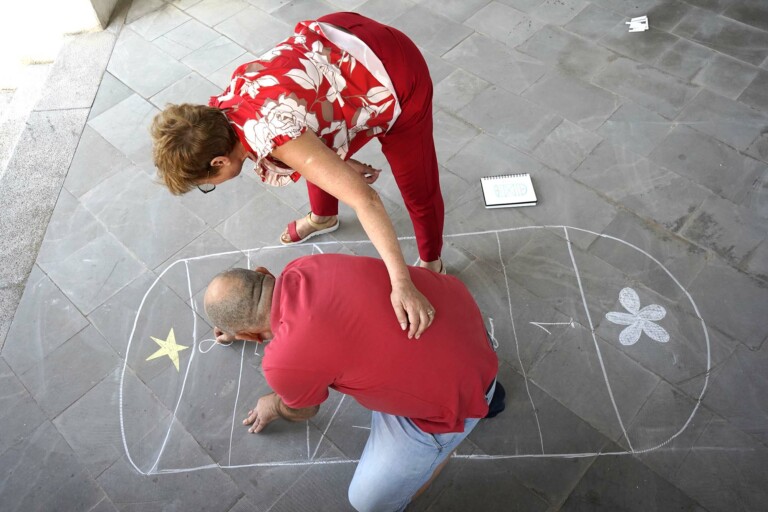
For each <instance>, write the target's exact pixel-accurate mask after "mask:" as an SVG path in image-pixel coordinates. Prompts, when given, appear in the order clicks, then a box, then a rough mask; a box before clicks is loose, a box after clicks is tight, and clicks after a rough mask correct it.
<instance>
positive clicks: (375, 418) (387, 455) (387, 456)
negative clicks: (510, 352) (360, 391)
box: [349, 380, 496, 512]
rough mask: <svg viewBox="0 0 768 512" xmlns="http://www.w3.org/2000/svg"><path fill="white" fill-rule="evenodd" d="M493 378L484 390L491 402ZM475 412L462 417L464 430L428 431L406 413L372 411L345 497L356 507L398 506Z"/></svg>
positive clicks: (372, 511) (383, 509)
mask: <svg viewBox="0 0 768 512" xmlns="http://www.w3.org/2000/svg"><path fill="white" fill-rule="evenodd" d="M495 389H496V381H495V380H494V381H493V384H492V385H491V386H490V388H489V389H488V392H487V394H486V396H485V398H486V401H487V402H488V403H490V402H491V398H492V397H493V391H494V390H495ZM479 422H480V418H470V419H467V420H464V432H455V433H450V434H428V433H426V432H423V431H422V430H421V429H420V428H419V427H417V426H416V425H415V424H414V423H413V422H412V421H411V420H410V419H408V418H404V417H402V416H393V415H391V414H384V413H381V412H373V413H372V418H371V435H370V436H369V437H368V442H367V443H366V445H365V449H364V450H363V454H362V455H361V456H360V462H359V464H358V465H357V470H356V471H355V475H354V476H353V477H352V483H351V484H350V485H349V501H350V503H351V504H352V506H353V507H354V508H355V509H356V510H358V511H359V512H394V511H399V510H404V509H405V507H406V506H408V503H409V502H410V501H411V498H412V497H413V495H414V494H416V491H418V490H419V489H420V488H421V486H423V485H424V484H425V483H426V482H428V481H429V479H430V477H431V476H432V473H434V471H435V468H437V467H438V466H439V465H440V464H441V463H442V462H443V461H444V460H445V459H446V457H448V456H449V455H450V454H451V453H453V450H455V449H456V447H458V446H459V444H460V443H461V442H462V441H463V440H464V438H465V437H467V436H468V435H469V433H470V432H472V429H474V428H475V426H477V424H478V423H479Z"/></svg>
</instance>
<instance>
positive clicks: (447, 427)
mask: <svg viewBox="0 0 768 512" xmlns="http://www.w3.org/2000/svg"><path fill="white" fill-rule="evenodd" d="M409 271H410V274H411V278H412V280H413V282H414V284H415V285H416V287H417V288H418V289H419V290H421V291H422V292H423V293H424V294H425V295H426V297H427V298H428V299H429V301H430V303H431V304H432V305H433V306H434V307H435V310H434V311H429V312H428V321H429V323H430V324H431V327H430V328H429V329H428V330H427V331H426V332H424V334H422V335H421V337H420V338H419V339H408V336H407V331H403V330H402V329H401V327H400V325H398V323H397V321H396V319H395V318H394V317H393V316H392V314H391V313H392V312H391V309H392V306H391V305H390V304H389V303H387V297H389V293H388V290H389V287H390V286H391V284H390V280H389V276H388V274H387V269H386V267H385V266H384V263H383V262H382V261H381V260H378V259H373V258H367V257H361V256H348V255H340V254H321V255H314V256H306V257H303V258H299V259H297V260H294V261H293V262H291V263H289V264H288V266H286V267H285V270H284V271H283V273H282V274H281V275H280V277H278V278H275V277H274V276H273V275H272V274H270V273H269V272H268V271H267V270H266V269H264V268H262V267H259V268H257V269H256V270H255V271H253V270H246V269H232V270H229V271H227V272H223V273H221V274H219V275H218V276H216V277H215V278H214V279H213V280H212V281H211V283H210V285H209V286H208V290H207V291H206V294H205V310H206V313H207V314H208V316H209V318H210V319H211V321H212V322H213V323H214V324H215V325H216V333H217V334H219V339H220V340H222V341H223V340H228V339H235V338H236V339H241V340H251V341H265V340H271V341H270V343H269V344H268V345H267V347H266V350H265V351H264V357H263V360H262V369H263V371H264V377H265V378H266V380H267V383H268V384H269V386H270V387H271V388H272V389H273V390H274V392H273V393H270V394H268V395H265V396H263V397H262V398H260V399H259V401H258V403H257V404H256V407H255V408H254V409H253V410H251V411H249V412H248V417H247V418H246V419H245V420H244V421H243V423H244V424H245V425H248V426H249V431H250V432H253V433H257V432H261V431H262V430H263V429H264V428H265V427H266V426H267V425H268V424H269V423H271V422H273V421H274V420H276V419H278V418H283V419H285V420H288V421H303V420H307V419H309V418H311V417H313V416H314V415H315V414H317V411H318V409H319V406H320V404H321V403H322V402H323V401H325V399H326V398H328V388H333V389H335V390H337V391H339V392H341V393H344V394H347V395H350V396H352V397H354V398H355V399H356V400H357V401H358V402H359V403H360V404H361V405H362V406H363V407H366V408H368V409H370V410H371V411H372V419H371V433H370V436H369V437H368V441H367V443H366V445H365V449H364V451H363V454H362V455H361V457H360V462H359V464H358V466H357V469H356V471H355V475H354V477H353V478H352V482H351V484H350V486H349V500H350V502H351V503H352V506H353V507H355V509H357V510H359V511H387V512H389V511H397V510H403V509H405V507H406V506H407V505H408V504H409V503H410V502H411V501H412V500H413V499H414V498H415V497H417V496H418V495H419V494H420V493H421V492H422V491H424V490H425V489H426V488H427V486H428V485H429V484H430V483H431V482H432V480H433V479H434V478H435V477H436V476H437V474H438V473H439V472H440V470H441V469H442V468H443V466H444V465H445V464H446V463H447V462H448V457H449V456H450V455H451V453H452V452H453V451H454V450H455V449H456V447H457V446H458V445H459V444H460V443H461V442H462V441H463V440H464V438H465V437H467V435H468V434H469V433H470V432H471V431H472V429H473V428H474V427H475V426H476V425H477V424H478V422H479V421H480V419H481V418H484V417H491V416H495V414H497V413H498V412H500V411H501V409H503V388H502V387H501V384H498V383H497V382H496V374H497V371H498V360H497V357H496V353H495V352H494V349H493V347H492V346H491V344H490V343H489V340H488V337H487V334H486V331H485V327H484V324H483V318H482V316H481V314H480V310H479V309H478V306H477V304H476V303H475V301H474V299H473V298H472V295H470V293H469V291H468V290H467V288H466V287H465V286H464V284H463V283H462V282H461V281H459V280H458V279H457V278H455V277H453V276H447V275H441V274H438V273H435V272H432V271H431V270H428V269H424V268H415V267H409ZM494 391H496V396H494ZM492 398H493V401H492ZM489 404H491V407H490V409H489Z"/></svg>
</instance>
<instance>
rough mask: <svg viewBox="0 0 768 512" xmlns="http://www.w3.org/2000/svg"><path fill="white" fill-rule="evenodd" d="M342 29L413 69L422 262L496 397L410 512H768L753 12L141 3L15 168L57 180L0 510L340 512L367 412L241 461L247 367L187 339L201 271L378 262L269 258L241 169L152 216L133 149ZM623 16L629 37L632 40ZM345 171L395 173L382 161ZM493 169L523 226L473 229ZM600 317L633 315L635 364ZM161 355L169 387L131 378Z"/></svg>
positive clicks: (247, 450)
mask: <svg viewBox="0 0 768 512" xmlns="http://www.w3.org/2000/svg"><path fill="white" fill-rule="evenodd" d="M335 10H356V11H359V12H361V13H363V14H366V15H368V16H371V17H373V18H375V19H378V20H380V21H382V22H386V23H390V24H392V25H394V26H395V27H397V28H399V29H401V30H403V31H404V32H405V33H407V34H408V35H410V36H411V37H412V38H413V39H414V40H415V41H416V42H417V44H418V45H419V46H420V48H421V49H422V50H423V52H424V54H425V56H426V58H427V61H428V63H429V66H430V70H431V72H432V77H433V80H434V83H435V86H436V87H435V100H434V101H435V121H436V123H435V136H436V142H437V147H438V156H439V160H440V162H441V165H442V168H441V173H442V175H441V176H442V187H443V192H444V196H445V202H446V248H445V253H444V258H445V260H446V262H447V264H448V268H449V271H450V272H451V273H452V274H455V275H457V276H459V277H461V278H462V279H463V280H465V281H466V282H467V284H468V285H469V287H470V288H471V289H472V291H473V293H474V294H475V296H476V297H477V300H478V302H479V303H480V304H481V306H482V308H483V310H484V312H485V313H486V314H487V316H488V317H489V318H492V319H493V327H494V331H495V337H496V338H497V339H498V341H499V354H500V356H501V359H502V366H501V379H502V381H503V382H504V384H505V386H506V387H507V390H508V393H509V397H508V407H507V410H506V411H505V412H504V413H503V414H502V415H501V416H499V417H498V418H497V419H494V420H489V421H484V422H482V423H481V425H480V426H479V427H478V428H477V430H476V431H475V432H473V433H472V435H471V436H470V438H469V439H468V440H467V441H466V442H465V443H464V445H462V447H461V448H460V450H459V452H458V456H457V457H456V458H455V459H454V460H452V461H451V463H450V464H449V466H448V468H447V469H446V471H445V472H444V474H443V475H442V476H441V477H440V479H439V480H438V481H437V482H436V483H435V484H434V486H433V487H432V488H431V489H430V490H429V491H428V492H427V493H426V494H425V495H424V497H423V498H422V499H420V500H419V501H418V502H417V503H416V504H414V505H413V506H412V507H411V508H412V509H414V510H431V511H448V510H471V511H474V510H505V511H506V510H521V511H536V510H606V511H609V510H610V511H613V510H631V511H649V510H659V511H667V510H708V511H719V510H723V511H729V512H730V511H734V510H754V511H757V510H764V509H765V503H766V500H768V490H767V489H768V487H766V485H765V483H766V482H767V481H768V398H766V397H768V379H766V375H768V372H766V369H767V368H768V347H766V343H765V340H766V338H767V337H768V321H766V318H768V316H767V314H768V242H767V241H766V232H767V231H768V227H767V226H768V224H767V223H766V219H767V218H768V196H767V195H766V182H767V181H768V163H767V162H768V135H767V134H768V3H766V2H765V1H764V0H744V1H741V0H686V1H677V0H591V1H587V0H501V1H488V0H443V1H440V0H423V1H409V0H368V1H367V2H364V1H361V0H333V1H330V0H329V1H323V0H298V1H294V2H287V1H285V0H249V1H248V2H246V1H244V0H176V1H170V2H163V1H161V0H135V1H134V2H133V4H132V5H129V6H126V7H125V8H124V9H123V10H122V11H121V12H120V13H119V15H118V17H117V20H116V21H115V22H114V23H113V25H112V26H111V27H110V29H109V30H108V31H106V32H104V33H103V35H101V36H100V35H94V36H92V37H93V38H99V37H102V38H105V42H103V43H102V42H99V41H96V43H94V45H93V46H88V48H92V47H95V48H97V50H98V51H97V52H95V53H94V54H93V55H91V54H88V53H87V52H86V53H83V52H82V51H81V52H80V53H77V51H76V49H75V50H71V54H70V55H69V56H67V55H65V56H64V58H62V61H61V62H59V63H58V65H59V67H60V68H61V67H62V66H63V67H64V71H66V66H67V62H68V59H79V60H80V61H82V59H86V60H88V62H92V66H95V67H96V69H97V70H98V71H99V73H100V72H101V69H103V67H104V66H106V71H105V72H104V73H103V77H102V78H101V81H100V84H99V83H98V81H97V82H96V83H95V84H94V85H93V87H91V88H89V87H90V86H89V87H83V86H81V87H77V77H74V79H73V83H74V84H75V86H74V87H72V88H71V89H67V88H64V89H62V90H59V89H57V88H51V89H50V90H47V91H46V93H45V94H44V96H43V99H42V100H41V103H40V105H38V107H37V110H38V112H35V113H33V115H32V117H31V118H30V119H31V121H30V123H33V125H35V126H38V125H39V126H41V127H45V126H48V125H51V126H53V125H54V124H55V123H63V124H64V125H65V126H70V125H71V127H70V128H68V129H67V130H64V131H63V132H62V134H59V135H60V136H57V137H58V138H55V137H54V139H53V140H54V142H56V144H54V145H51V147H47V148H44V150H43V151H42V152H38V151H34V149H35V148H34V147H32V146H30V147H28V148H22V150H21V151H22V153H23V155H26V156H28V157H29V159H31V160H34V159H35V158H37V159H38V160H37V161H39V162H40V163H39V165H38V166H37V167H39V168H40V169H43V170H44V169H45V168H46V165H47V164H46V162H48V161H49V160H48V159H53V160H52V161H56V162H58V160H55V159H56V158H59V159H65V160H66V161H65V162H63V166H64V170H65V171H66V170H67V168H68V171H67V172H66V178H64V174H62V176H61V178H62V180H63V188H61V191H60V193H59V194H58V200H57V201H56V203H55V210H54V212H53V215H52V217H51V218H50V222H48V217H47V214H46V213H45V212H41V213H40V214H39V215H38V217H39V218H38V219H37V222H38V223H42V225H43V228H44V227H45V223H47V231H46V233H45V237H44V239H43V242H42V245H41V246H40V248H39V253H36V250H37V247H36V246H34V244H33V245H32V246H31V247H32V248H33V249H34V251H35V253H36V254H37V258H36V262H35V264H34V267H33V268H32V272H31V274H29V276H28V279H27V280H26V286H25V288H24V289H23V295H22V297H21V302H20V304H19V306H18V309H17V310H16V312H15V316H14V317H13V321H12V323H11V325H10V328H9V329H8V332H7V335H6V336H5V340H4V344H3V346H2V355H1V357H0V379H1V382H2V387H1V388H0V389H1V390H2V392H1V393H0V404H1V407H0V504H1V505H0V509H2V510H19V511H30V510H73V511H74V510H77V511H87V510H92V511H96V510H98V511H107V510H126V511H145V510H184V511H193V510H204V511H245V510H274V511H278V510H286V511H298V510H302V511H303V510H312V511H315V510H329V511H341V510H348V508H349V506H348V504H347V501H346V486H347V484H348V481H349V479H350V477H351V474H352V472H353V471H354V461H355V459H356V458H357V457H358V456H359V454H360V450H361V447H362V444H363V443H364V441H365V437H366V430H365V429H366V426H367V425H368V422H369V419H368V415H367V414H366V412H365V411H363V410H362V409H361V408H360V407H359V406H357V405H356V404H354V403H353V402H352V401H351V400H349V399H346V400H343V399H342V398H341V397H340V396H339V395H333V396H332V397H331V399H330V400H329V402H328V403H327V404H326V405H324V406H323V408H322V410H321V414H320V415H319V416H318V417H317V418H315V419H314V420H313V421H311V422H309V423H308V424H306V425H301V424H299V425H296V424H292V425H288V424H282V425H275V426H274V428H272V427H270V432H269V434H268V435H267V434H264V435H261V436H249V435H247V434H246V433H245V432H244V430H243V429H242V427H241V426H239V425H238V424H237V420H239V419H240V418H241V417H242V416H243V414H244V413H245V411H247V409H248V408H249V406H250V405H251V404H252V403H254V401H255V400H256V398H257V397H258V396H259V395H260V393H262V392H263V391H264V389H265V384H264V382H263V379H262V378H261V374H260V372H259V354H258V351H254V348H253V346H252V345H248V346H243V345H242V344H235V345H234V346H232V347H228V348H223V347H213V348H211V347H210V342H207V341H205V340H207V339H209V338H210V326H208V325H207V324H206V320H205V318H204V315H198V314H196V313H195V311H199V310H200V295H201V293H202V291H203V290H204V288H205V285H206V283H207V280H208V279H209V278H210V277H211V276H212V275H213V274H215V273H216V272H218V271H220V270H222V269H225V268H227V267H230V266H232V265H247V264H253V263H257V262H258V263H259V264H265V265H266V266H268V267H271V268H272V269H273V270H280V268H281V267H282V266H283V265H284V264H285V263H286V262H287V261H290V260H291V259H293V258H295V257H297V256H299V255H302V254H308V253H311V252H320V251H322V252H346V253H356V254H372V249H371V247H370V245H369V244H367V243H364V242H360V241H363V240H364V239H365V236H364V233H363V232H362V230H361V228H360V226H359V224H358V223H357V222H356V221H355V219H354V217H353V215H351V213H350V211H349V210H344V211H343V212H342V228H341V229H340V230H339V231H338V232H336V233H334V236H332V237H327V238H325V239H320V240H318V242H319V243H318V244H315V245H314V246H307V247H299V248H290V249H280V248H275V247H274V245H275V244H276V242H277V238H278V235H279V233H280V231H281V230H282V229H283V227H284V225H285V224H286V223H287V222H288V221H290V220H291V219H293V218H295V217H297V216H298V215H300V214H302V213H305V212H306V211H307V208H308V206H307V199H306V193H305V190H304V188H303V187H302V186H301V185H296V186H293V187H289V188H286V189H267V188H265V187H263V186H262V185H261V184H260V183H259V182H258V181H257V180H256V179H255V178H254V176H252V175H250V174H251V173H244V175H243V176H241V177H239V178H238V179H236V180H234V181H233V182H230V183H227V184H225V185H223V186H221V187H219V188H218V189H217V190H216V191H215V192H214V193H212V194H208V195H205V196H204V195H202V194H199V193H197V192H196V191H195V192H194V193H190V194H188V195H186V196H184V197H181V198H175V197H172V196H171V195H169V194H168V193H167V192H166V191H165V190H164V189H163V188H162V187H160V186H159V185H157V184H156V182H155V179H154V176H153V174H154V170H153V167H152V163H151V155H150V141H149V136H148V134H147V127H148V125H149V123H150V122H151V119H152V116H153V115H154V114H155V113H156V112H158V109H159V108H162V107H163V105H164V104H166V103H167V102H184V101H188V102H204V101H206V100H207V97H208V96H210V95H212V94H215V93H217V92H218V91H220V90H221V89H222V88H223V87H224V86H225V85H226V83H227V78H228V75H229V73H230V72H231V71H232V70H233V69H234V67H235V66H236V65H237V64H239V63H241V62H245V61H247V60H248V59H252V58H254V56H255V55H259V53H260V52H261V51H263V50H265V49H266V48H268V47H269V46H270V45H271V44H273V43H275V42H277V41H279V40H280V39H282V38H283V37H286V36H287V35H289V34H290V31H291V29H292V27H293V25H294V24H295V23H296V22H297V21H299V20H302V19H309V18H313V17H316V16H318V15H321V14H324V13H327V12H332V11H335ZM645 14H647V15H648V17H649V19H650V25H651V29H650V30H649V31H647V32H642V33H633V34H630V33H628V32H627V26H626V25H625V23H624V22H625V21H627V20H628V18H629V17H631V16H639V15H645ZM110 38H111V39H110ZM105 48H106V50H105ZM99 66H101V68H99ZM97 85H98V88H96V86H97ZM94 97H95V99H94ZM61 104H65V105H66V108H61V107H58V106H57V105H61ZM81 118H82V119H81ZM86 120H87V121H86ZM35 123H36V124H35ZM46 123H47V124H46ZM68 123H69V124H68ZM78 123H79V124H78ZM77 126H80V127H83V126H84V128H82V130H81V131H80V129H79V128H77ZM68 148H71V150H70V149H68ZM75 148H76V149H75ZM62 155H64V156H62ZM43 157H45V158H46V160H41V159H42V158H43ZM358 158H360V159H362V160H366V161H368V162H370V163H372V164H374V165H378V166H383V168H384V169H385V171H386V162H385V161H384V159H383V157H382V156H381V154H380V152H379V151H378V149H377V147H375V144H371V145H370V147H367V148H365V150H364V151H363V152H362V153H360V154H359V157H358ZM51 165H52V164H51ZM507 172H530V173H531V174H532V176H533V179H534V183H535V187H536V190H537V192H538V194H539V198H540V204H539V205H538V206H536V207H531V208H524V209H504V210H486V209H484V208H483V206H482V200H481V198H480V190H479V184H478V179H479V178H480V177H481V176H485V175H493V174H502V173H507ZM383 174H384V175H383V177H382V178H381V179H380V182H379V183H377V185H376V188H377V189H378V190H379V192H380V193H381V195H382V196H383V197H384V199H385V203H386V205H387V207H388V210H389V211H390V213H391V216H392V219H393V221H394V222H395V225H396V228H397V230H398V233H399V235H401V236H403V237H405V238H404V239H403V248H404V251H405V253H406V255H407V257H408V258H409V259H411V260H414V259H415V257H416V256H415V250H414V247H413V242H412V241H411V240H410V239H408V238H407V237H408V236H409V235H411V234H412V228H411V226H410V222H409V221H408V218H407V215H406V213H405V210H404V207H403V205H402V200H401V199H400V197H399V195H398V193H397V189H396V188H395V185H394V183H393V180H392V179H391V176H390V175H389V174H387V173H386V172H385V173H383ZM46 183H47V182H46ZM60 185H61V181H59V182H58V185H56V186H55V187H54V186H53V185H51V186H49V189H52V190H54V191H58V186H60ZM3 197H5V196H3ZM52 197H53V198H55V197H56V194H55V193H54V194H53V196H52ZM51 204H53V203H52V202H51ZM27 227H28V226H21V227H19V228H15V229H17V230H23V229H26V228H27ZM31 250H32V249H30V251H31ZM27 252H29V251H22V253H23V254H26V253H27ZM8 263H9V264H10V265H11V267H13V265H14V264H15V260H12V261H9V262H8ZM21 282H23V280H22V281H21ZM627 289H628V290H632V291H634V293H632V291H628V290H627ZM622 290H625V291H624V292H623V293H622ZM620 294H621V295H620ZM633 299H635V300H633ZM651 305H655V306H657V307H656V308H655V309H658V306H661V307H663V308H664V311H665V315H664V316H663V318H659V315H656V316H654V317H653V318H651V315H650V314H649V311H650V309H645V310H644V309H642V308H646V307H648V306H651ZM638 308H641V309H640V310H638ZM651 309H654V308H651ZM610 312H622V313H625V314H631V316H632V321H633V322H634V324H633V325H634V329H640V328H642V330H641V331H638V332H640V337H639V339H638V340H637V341H636V343H634V344H628V345H625V344H622V343H621V342H620V335H621V333H622V331H623V329H625V328H628V329H630V330H631V329H632V328H630V327H627V326H625V325H620V324H617V323H615V322H612V321H611V320H609V319H608V318H607V317H606V314H607V313H610ZM489 322H490V320H489ZM658 327H661V328H662V329H663V332H664V333H666V334H667V335H668V341H666V342H660V341H659V340H660V339H661V340H662V341H663V340H664V339H666V338H663V337H662V336H661V335H660V334H659V332H660V331H659V329H658ZM171 334H173V335H174V336H175V340H176V342H177V343H178V344H179V345H182V346H185V347H187V348H186V349H183V350H181V351H180V352H179V369H178V370H177V368H176V367H175V366H174V365H173V363H172V361H171V359H170V358H168V357H161V358H156V359H150V360H147V358H148V357H150V356H151V355H152V354H153V353H154V352H155V351H156V350H157V349H158V343H157V342H156V341H153V338H157V339H158V340H161V341H162V340H167V339H169V336H170V335H171ZM629 341H633V340H629ZM209 349H210V350H209Z"/></svg>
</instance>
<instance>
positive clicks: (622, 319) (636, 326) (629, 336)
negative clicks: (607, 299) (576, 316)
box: [605, 288, 669, 345]
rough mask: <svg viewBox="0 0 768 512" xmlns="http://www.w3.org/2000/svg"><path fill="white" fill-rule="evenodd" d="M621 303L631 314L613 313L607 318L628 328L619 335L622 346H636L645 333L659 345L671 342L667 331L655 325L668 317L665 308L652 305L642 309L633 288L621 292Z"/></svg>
mask: <svg viewBox="0 0 768 512" xmlns="http://www.w3.org/2000/svg"><path fill="white" fill-rule="evenodd" d="M619 302H621V305H622V306H624V309H626V310H627V311H629V313H620V312H616V311H611V312H610V313H607V314H606V315H605V318H607V319H608V320H610V321H611V322H613V323H615V324H619V325H626V326H628V327H626V328H625V329H624V330H622V331H621V334H620V335H619V341H620V342H621V344H622V345H634V344H635V343H637V340H639V339H640V336H641V335H642V334H643V333H645V334H646V335H647V336H648V337H649V338H651V339H652V340H655V341H658V342H659V343H666V342H668V341H669V333H668V332H667V331H666V329H664V328H663V327H662V326H660V325H658V324H657V323H655V322H657V321H659V320H661V319H662V318H664V317H665V316H666V315H667V310H666V309H664V307H663V306H660V305H658V304H651V305H650V306H645V307H644V308H643V309H640V297H638V296H637V292H636V291H635V290H633V289H632V288H624V289H623V290H621V292H619Z"/></svg>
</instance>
